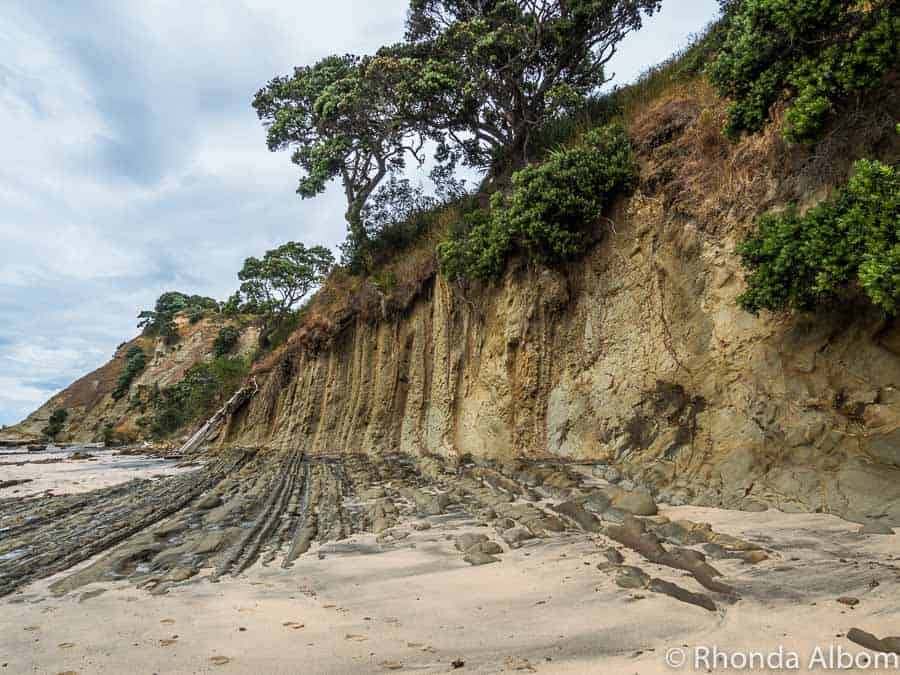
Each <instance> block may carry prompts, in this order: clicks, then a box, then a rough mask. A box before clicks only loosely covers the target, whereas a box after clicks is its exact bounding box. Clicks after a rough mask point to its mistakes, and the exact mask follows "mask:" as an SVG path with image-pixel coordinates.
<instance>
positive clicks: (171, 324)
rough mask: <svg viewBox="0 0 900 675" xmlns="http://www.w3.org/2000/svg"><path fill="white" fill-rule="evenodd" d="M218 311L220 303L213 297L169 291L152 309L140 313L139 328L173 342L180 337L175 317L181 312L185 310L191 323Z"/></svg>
mask: <svg viewBox="0 0 900 675" xmlns="http://www.w3.org/2000/svg"><path fill="white" fill-rule="evenodd" d="M218 311H219V303H218V302H216V301H215V300H214V299H213V298H206V297H203V296H200V295H186V294H184V293H179V292H178V291H169V292H167V293H163V294H162V295H161V296H159V298H158V299H157V301H156V305H155V306H154V308H153V309H152V310H144V311H143V312H141V313H140V314H138V319H139V321H138V328H142V329H143V330H144V335H158V336H160V337H164V338H165V339H166V342H167V343H169V344H172V343H174V342H175V341H176V340H177V339H178V332H177V330H176V327H175V317H176V316H177V315H178V314H179V313H181V312H185V313H186V314H187V316H188V318H189V320H190V321H191V323H196V322H197V321H199V320H200V319H201V318H203V316H204V315H205V314H207V313H208V312H218Z"/></svg>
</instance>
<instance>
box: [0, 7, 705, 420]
mask: <svg viewBox="0 0 900 675" xmlns="http://www.w3.org/2000/svg"><path fill="white" fill-rule="evenodd" d="M665 4H666V8H665V9H664V10H663V12H662V14H660V15H658V16H656V17H654V18H653V19H651V20H650V21H648V22H647V24H646V26H645V28H644V30H643V31H641V32H640V33H638V34H636V35H635V36H633V37H632V38H630V39H629V40H628V42H627V43H626V44H625V45H623V48H622V50H621V52H620V53H619V55H617V57H616V59H615V60H614V61H613V63H612V70H614V71H615V72H616V75H617V81H619V82H627V81H630V80H632V79H633V78H634V77H635V76H636V75H637V74H638V73H639V72H640V71H642V70H643V69H644V68H645V67H646V66H648V65H650V64H653V63H656V62H658V61H660V60H662V59H664V58H665V57H666V56H668V55H669V54H670V53H671V52H673V51H674V50H676V49H677V48H679V47H680V46H682V45H683V44H684V43H685V41H686V39H687V36H688V35H690V34H691V33H694V32H696V31H698V30H699V29H700V28H702V27H703V26H704V25H705V24H706V23H707V22H708V21H709V20H710V19H711V18H713V16H714V15H715V12H716V0H690V1H687V0H666V3H665ZM406 6H407V1H406V0H368V1H365V0H328V1H327V2H321V0H316V1H315V2H312V1H310V0H283V1H281V2H276V1H275V0H244V1H240V0H218V1H216V2H206V1H203V0H192V1H191V2H184V1H183V0H180V1H179V2H174V1H172V2H169V1H164V0H144V1H140V2H138V1H136V0H135V1H130V2H129V1H125V0H122V1H120V2H107V1H97V2H92V1H90V0H46V1H41V0H21V1H18V0H3V2H2V3H0V45H2V58H0V147H2V148H3V161H2V163H0V424H11V423H13V422H16V421H18V420H20V419H22V418H23V417H24V416H25V415H27V414H28V413H29V412H31V411H32V410H34V409H35V408H36V407H38V406H39V405H40V404H41V403H42V402H43V401H45V400H46V399H47V398H49V397H50V396H51V395H52V394H53V393H54V392H56V391H58V390H59V389H61V388H63V387H65V386H66V385H67V384H69V383H70V382H71V381H72V380H74V379H75V378H77V377H80V376H81V375H83V374H85V373H87V372H88V371H90V370H92V369H94V368H96V367H98V366H100V365H101V364H103V363H104V362H105V361H107V360H108V359H109V357H110V356H111V355H112V353H113V352H114V350H115V348H116V345H118V344H119V343H120V342H122V341H124V340H125V339H128V338H130V337H132V336H133V335H134V334H135V333H136V332H137V331H136V328H135V316H136V315H137V313H138V311H140V310H141V309H143V308H148V307H151V306H152V305H153V302H154V300H155V299H156V297H157V296H159V295H160V293H162V292H163V291H167V290H179V291H184V292H188V293H199V294H203V295H210V296H213V297H217V298H220V299H224V298H225V297H226V296H228V295H229V294H230V293H232V292H233V291H234V288H235V287H236V283H237V282H236V273H237V270H238V269H239V268H240V266H241V263H242V261H243V259H244V258H246V257H247V256H249V255H259V254H261V253H262V252H263V251H265V250H266V249H267V248H272V247H273V246H275V245H277V244H280V243H283V242H284V241H287V240H290V239H299V240H302V241H304V242H306V243H308V244H310V243H311V244H325V245H328V246H332V247H333V246H335V245H336V244H337V243H338V242H339V241H340V240H341V239H342V237H343V235H344V224H343V221H342V214H343V212H344V210H345V209H344V205H343V204H342V196H341V193H340V192H339V191H338V190H336V189H332V190H330V191H329V193H328V194H325V195H322V196H320V197H318V198H316V199H314V200H308V201H301V200H300V199H299V197H297V196H296V195H295V194H294V190H295V187H296V180H297V173H296V171H295V167H294V166H293V165H292V164H291V162H290V159H289V157H288V154H287V153H270V152H268V150H267V149H266V146H265V134H264V131H263V129H262V127H261V126H260V124H259V122H258V120H257V119H256V115H255V113H254V111H253V109H252V108H251V107H250V99H251V98H252V96H253V94H254V92H255V91H256V90H257V89H259V88H260V87H261V86H262V85H264V84H265V83H266V81H267V80H268V79H270V78H271V77H272V76H274V75H277V74H284V73H288V72H290V70H291V68H292V67H293V66H294V65H299V64H307V63H310V62H312V61H315V60H317V59H319V58H320V57H322V56H325V55H327V54H330V53H346V52H354V53H365V52H371V51H373V50H374V49H377V48H378V47H379V46H381V45H383V44H386V43H390V42H394V41H396V40H398V39H399V38H400V37H401V36H402V33H403V20H404V15H405V10H406Z"/></svg>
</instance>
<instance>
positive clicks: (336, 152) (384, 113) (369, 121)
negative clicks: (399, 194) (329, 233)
mask: <svg viewBox="0 0 900 675" xmlns="http://www.w3.org/2000/svg"><path fill="white" fill-rule="evenodd" d="M371 64H372V59H371V58H360V57H358V56H354V55H349V54H348V55H346V56H329V57H327V58H325V59H323V60H321V61H319V62H318V63H316V64H315V65H313V66H303V67H298V68H296V69H295V70H294V74H293V76H290V77H276V78H274V79H273V80H271V81H270V82H269V83H268V84H267V85H266V87H265V88H263V89H261V90H259V91H258V92H257V94H256V96H255V97H254V99H253V107H254V108H255V109H256V113H257V115H258V116H259V118H260V120H262V121H263V122H264V124H265V125H266V127H267V143H268V147H269V150H272V151H277V150H283V149H287V148H291V147H293V148H295V150H294V153H293V155H292V160H293V162H294V163H295V164H297V165H299V166H300V168H301V169H302V171H303V173H302V175H301V178H300V183H299V186H298V188H297V193H298V194H299V195H300V196H301V197H303V198H309V197H314V196H316V195H318V194H320V193H322V192H323V191H324V190H325V188H326V186H327V185H328V183H330V182H331V181H332V180H335V179H340V181H341V184H342V185H343V188H344V194H345V196H346V199H347V213H346V219H347V223H348V225H349V229H350V236H351V239H352V240H353V241H354V242H355V243H356V244H357V245H360V246H363V245H365V243H366V242H367V241H368V237H367V234H366V231H365V227H364V225H363V218H362V212H363V208H364V207H365V205H366V202H367V200H368V199H369V196H370V195H371V194H372V193H373V192H374V190H375V189H376V188H377V187H378V185H379V184H380V183H381V181H382V180H384V179H385V177H387V176H388V175H390V174H392V173H395V172H398V171H402V170H403V169H404V168H405V165H406V160H407V159H409V158H413V159H414V160H415V161H416V162H418V163H420V164H421V162H422V161H423V159H424V157H423V156H422V154H421V150H422V147H423V141H424V139H423V136H422V135H421V134H420V133H418V132H417V129H416V125H415V124H414V123H413V121H412V120H410V119H408V118H405V117H404V116H403V115H400V114H398V110H397V108H396V104H395V101H394V97H393V96H392V94H391V92H390V91H389V90H388V89H386V88H385V86H384V85H385V84H386V82H385V80H383V79H382V78H378V77H374V76H373V74H372V73H370V71H369V67H370V66H371Z"/></svg>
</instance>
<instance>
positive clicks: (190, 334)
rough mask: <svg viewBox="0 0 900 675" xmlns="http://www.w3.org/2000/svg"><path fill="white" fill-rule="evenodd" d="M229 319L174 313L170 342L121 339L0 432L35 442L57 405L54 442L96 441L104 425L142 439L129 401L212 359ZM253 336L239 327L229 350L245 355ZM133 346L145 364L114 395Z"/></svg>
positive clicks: (254, 330)
mask: <svg viewBox="0 0 900 675" xmlns="http://www.w3.org/2000/svg"><path fill="white" fill-rule="evenodd" d="M229 323H230V322H229V321H227V320H225V319H222V318H204V319H201V320H200V321H198V322H196V323H191V322H190V321H189V320H188V319H187V318H185V317H179V318H178V319H177V320H176V325H177V330H178V339H177V341H176V342H175V343H174V344H167V342H166V340H165V339H163V338H162V337H150V336H139V337H136V338H134V339H133V340H130V341H128V342H125V343H123V344H121V345H120V346H119V348H118V349H117V350H116V353H115V355H114V356H113V358H112V359H111V360H110V361H109V362H108V363H106V364H105V365H103V366H101V367H100V368H98V369H97V370H95V371H93V372H92V373H89V374H88V375H85V376H84V377H82V378H81V379H79V380H76V381H75V382H73V383H72V384H71V385H69V386H68V387H66V388H65V389H64V390H63V391H61V392H60V393H58V394H56V395H55V396H53V397H52V398H51V399H50V400H48V401H47V402H46V403H44V404H43V405H42V406H41V407H40V408H38V409H37V410H35V411H34V412H33V413H31V414H30V415H29V416H28V417H27V418H26V419H25V420H23V421H22V422H20V423H19V424H17V425H15V426H12V427H9V428H7V429H5V430H4V431H3V433H2V435H3V436H4V437H10V438H15V437H19V438H33V439H35V440H39V439H41V438H42V436H43V433H42V432H43V430H44V428H45V427H46V426H47V423H48V421H49V419H50V416H51V415H52V414H53V412H54V411H55V410H59V409H63V410H65V411H66V412H67V413H68V415H67V418H66V422H65V424H64V425H63V428H62V431H61V432H60V433H59V434H58V435H57V437H56V440H58V441H60V442H78V443H91V442H100V441H103V439H104V435H105V434H106V435H108V434H109V431H107V429H109V430H112V432H113V433H114V435H115V437H116V438H118V439H123V440H142V439H144V438H146V433H145V432H144V430H142V429H141V428H140V427H139V426H138V425H137V422H138V420H139V419H140V417H141V416H142V415H143V414H144V412H145V410H143V409H142V408H141V407H140V406H138V405H135V394H138V395H139V398H142V399H143V400H144V401H147V399H148V398H149V396H150V395H151V393H152V392H153V391H155V390H158V389H162V388H165V387H169V386H171V385H174V384H176V383H177V382H179V381H180V380H181V379H182V378H183V377H184V375H185V373H187V372H188V370H189V369H190V368H191V367H192V366H194V365H196V364H198V363H201V362H203V361H204V360H210V359H212V358H213V353H212V352H213V343H214V341H215V339H216V336H217V335H218V334H219V331H220V330H221V328H222V327H223V326H225V325H226V324H229ZM258 335H259V331H258V329H257V328H256V327H252V326H251V327H245V328H243V329H242V330H241V337H240V340H239V344H238V346H237V347H236V349H235V351H236V352H237V353H242V354H245V355H249V354H250V353H251V352H253V351H254V349H255V348H256V342H257V338H258ZM135 347H139V348H140V349H141V350H142V351H143V353H144V355H145V361H146V363H145V366H144V368H143V370H142V371H141V372H140V373H139V374H138V375H137V376H136V377H135V378H134V380H133V381H132V382H131V383H130V385H129V386H128V387H127V392H126V393H125V395H123V396H121V397H120V398H118V399H117V398H115V397H114V396H113V393H114V392H115V390H116V388H117V386H118V383H119V381H120V377H121V375H122V373H123V372H124V371H125V369H126V367H127V361H128V353H129V351H131V350H132V349H133V348H135Z"/></svg>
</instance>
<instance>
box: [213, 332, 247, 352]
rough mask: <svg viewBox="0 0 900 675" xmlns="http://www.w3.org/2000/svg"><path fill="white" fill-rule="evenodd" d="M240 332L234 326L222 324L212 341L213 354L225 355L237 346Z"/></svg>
mask: <svg viewBox="0 0 900 675" xmlns="http://www.w3.org/2000/svg"><path fill="white" fill-rule="evenodd" d="M240 337H241V332H240V331H239V330H238V329H237V328H235V327H234V326H224V327H223V328H222V329H221V330H220V331H219V334H218V335H216V340H215V342H213V356H216V357H219V356H225V355H226V354H230V353H231V351H232V350H233V349H234V348H235V347H236V346H237V343H238V340H239V339H240Z"/></svg>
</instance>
